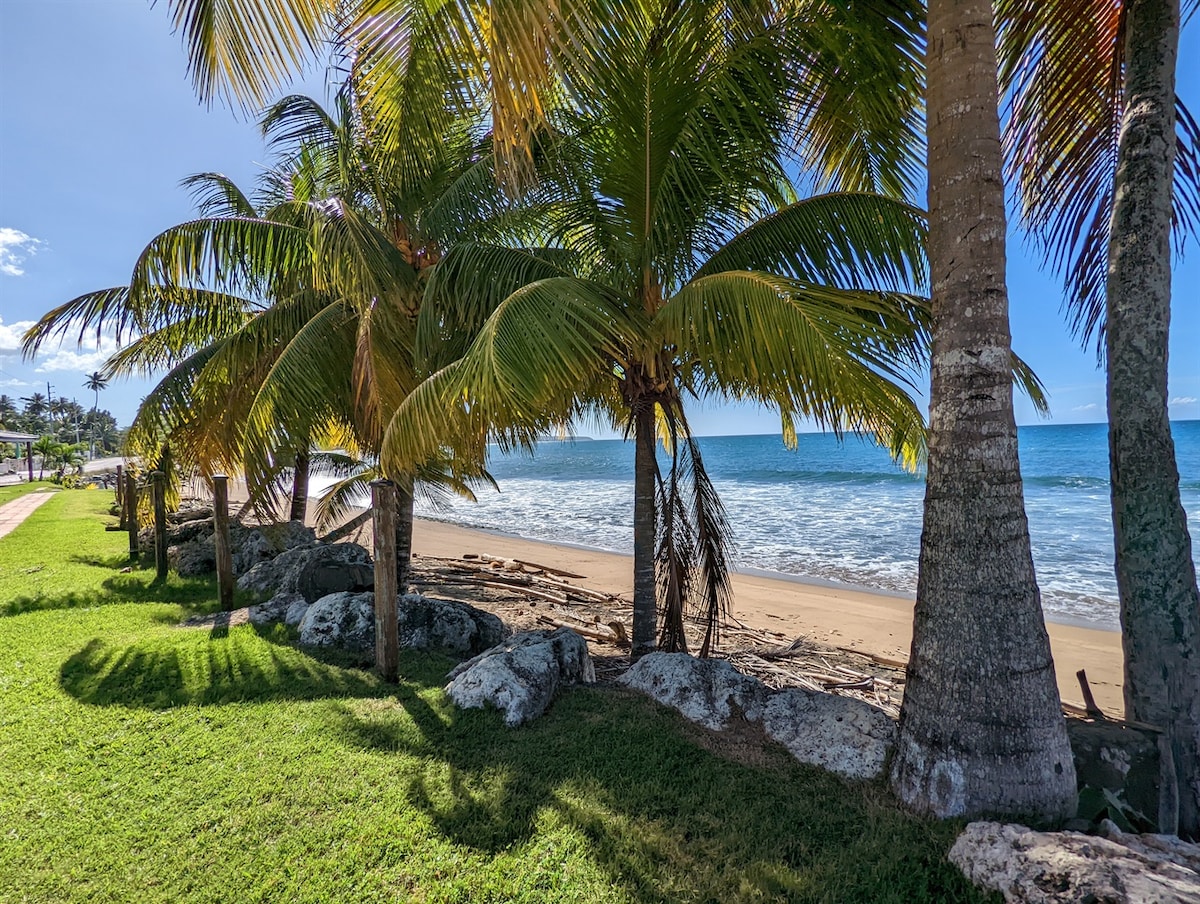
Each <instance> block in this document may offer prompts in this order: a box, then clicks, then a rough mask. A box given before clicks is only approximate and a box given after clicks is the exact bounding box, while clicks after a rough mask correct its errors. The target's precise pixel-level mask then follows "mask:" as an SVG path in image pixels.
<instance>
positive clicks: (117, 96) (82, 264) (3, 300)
mask: <svg viewBox="0 0 1200 904" xmlns="http://www.w3.org/2000/svg"><path fill="white" fill-rule="evenodd" d="M1198 36H1200V28H1197V27H1196V26H1195V25H1193V27H1192V29H1191V32H1190V33H1189V34H1188V35H1185V46H1184V48H1183V53H1182V54H1181V64H1180V71H1179V90H1180V93H1181V94H1182V95H1183V96H1184V98H1185V99H1187V100H1188V101H1189V102H1190V103H1191V106H1192V108H1193V110H1197V109H1200V91H1198V90H1197V89H1198V88H1200V60H1198V53H1197V52H1198V51H1200V37H1198ZM185 66H186V61H185V55H184V51H183V48H182V46H181V43H180V40H179V38H178V37H177V36H175V35H172V34H171V32H170V25H169V21H168V16H167V10H166V4H165V3H164V2H160V3H159V4H158V6H157V7H155V8H151V7H150V6H149V3H148V2H146V0H2V2H0V393H6V394H8V395H10V396H17V397H20V396H24V395H28V394H29V393H30V392H35V391H40V392H45V391H46V387H45V384H46V381H47V380H49V381H50V383H51V385H52V387H53V392H54V395H55V396H59V395H64V396H67V397H75V398H78V399H79V400H80V402H81V403H83V404H86V403H87V402H88V401H89V400H90V395H91V394H90V393H89V392H87V391H86V390H85V389H84V388H83V385H82V384H83V379H84V375H85V374H86V373H88V372H90V371H92V370H95V369H97V367H98V366H99V365H100V363H101V362H102V361H103V359H104V357H105V356H106V354H107V352H109V351H111V350H112V346H111V344H105V345H103V346H102V347H101V348H100V349H99V350H97V348H96V347H95V345H91V346H86V347H85V348H83V349H77V348H76V347H75V345H74V343H73V342H71V343H68V344H66V345H64V346H63V347H62V348H61V349H57V348H52V349H49V350H48V351H46V352H45V353H44V354H42V355H41V356H40V357H39V358H38V360H36V361H34V362H24V361H22V360H21V354H20V351H19V335H20V333H21V332H23V330H24V327H25V325H27V323H28V322H30V321H33V320H36V319H37V318H38V317H40V316H41V315H42V314H43V313H44V312H45V311H47V310H49V309H50V308H52V307H54V306H56V305H59V304H62V303H63V302H65V301H68V300H70V299H71V298H74V297H75V296H77V295H79V294H82V293H84V292H88V291H92V290H95V289H100V288H106V287H109V286H118V285H123V284H125V283H126V282H127V281H128V277H129V272H130V269H131V268H132V265H133V263H134V260H135V259H136V257H137V254H138V253H139V252H140V251H141V250H142V248H143V247H145V245H146V243H147V242H148V241H149V240H150V239H151V238H153V237H154V235H156V234H157V233H158V232H160V231H161V230H163V229H165V228H166V227H168V226H171V225H174V224H176V223H179V222H182V221H184V220H186V219H189V218H190V217H191V216H192V213H193V212H192V206H191V202H190V199H189V197H188V194H187V192H186V191H184V190H183V189H182V188H180V187H179V181H180V180H181V179H182V178H183V177H185V176H187V175H189V174H191V173H197V172H203V171H218V172H223V173H225V174H226V175H228V176H230V177H232V178H233V179H234V180H235V181H237V182H238V183H239V184H242V185H250V184H252V183H253V181H254V179H255V177H256V176H257V174H258V172H259V168H260V167H259V164H260V163H261V161H263V160H264V158H265V153H264V150H263V147H262V143H261V141H260V139H259V138H258V134H257V131H256V129H255V128H254V126H253V125H252V124H251V123H250V122H248V121H247V120H246V119H245V117H244V116H237V115H235V114H234V113H233V112H231V111H230V110H228V109H226V108H224V107H222V106H220V105H219V104H218V105H215V106H213V107H212V108H211V109H206V108H205V107H203V106H201V105H200V103H199V102H198V101H197V100H196V97H195V95H194V93H193V91H192V88H191V84H190V82H189V81H188V78H187V76H186V71H185ZM299 89H300V90H302V91H304V92H305V93H309V94H314V95H320V94H321V93H323V78H322V76H321V75H320V73H317V74H315V75H313V76H311V77H310V78H309V79H308V80H307V81H306V82H303V83H302V84H301V85H300V86H299ZM1008 277H1009V295H1010V299H1011V309H1012V326H1013V337H1014V346H1015V348H1016V349H1017V351H1018V353H1019V354H1021V355H1022V356H1023V357H1024V358H1025V359H1026V360H1027V361H1028V362H1029V363H1030V364H1032V365H1033V367H1034V369H1035V370H1036V371H1037V373H1038V374H1039V375H1040V376H1041V378H1042V379H1043V381H1044V382H1045V383H1046V385H1047V386H1048V387H1049V390H1050V398H1051V406H1052V419H1053V420H1054V421H1055V422H1057V423H1073V422H1095V421H1101V420H1103V418H1104V375H1103V373H1102V372H1101V371H1099V370H1097V368H1096V358H1095V355H1094V353H1093V352H1092V351H1090V350H1085V349H1082V348H1080V346H1079V344H1078V343H1077V342H1076V341H1075V340H1074V339H1073V338H1071V336H1070V335H1069V334H1068V332H1067V329H1066V327H1065V325H1064V321H1063V318H1062V315H1061V313H1060V299H1061V294H1060V291H1059V288H1058V284H1057V282H1056V281H1055V280H1054V279H1053V278H1052V277H1050V276H1048V275H1046V274H1043V273H1042V272H1040V270H1039V267H1038V264H1037V261H1036V259H1035V258H1034V257H1033V256H1032V255H1031V254H1029V253H1027V251H1026V249H1025V248H1024V247H1023V243H1022V242H1021V240H1020V238H1019V237H1014V239H1013V241H1012V242H1011V243H1010V246H1009V274H1008ZM1198 289H1200V247H1198V246H1197V244H1196V242H1194V241H1193V242H1192V243H1191V245H1190V246H1189V249H1188V255H1187V259H1186V260H1185V261H1184V262H1182V263H1180V264H1178V265H1177V266H1176V269H1175V277H1174V298H1175V303H1174V314H1173V321H1172V342H1171V370H1170V393H1171V398H1172V400H1173V404H1172V406H1171V414H1172V416H1173V417H1175V418H1196V417H1200V355H1198V354H1197V353H1196V347H1197V345H1198V344H1200V305H1197V304H1196V301H1197V295H1198V292H1197V290H1198ZM149 385H150V384H148V383H145V382H142V381H129V382H121V383H115V382H114V383H113V384H112V385H111V386H110V388H109V389H108V390H106V391H105V392H104V393H102V395H101V405H102V407H107V408H109V409H110V410H111V411H112V412H113V413H114V414H115V415H116V417H117V420H118V421H119V422H120V423H121V424H127V423H128V422H129V420H130V419H131V418H132V416H133V414H134V411H135V410H136V407H137V404H138V401H139V400H140V398H141V397H142V396H143V395H144V394H145V393H146V391H147V390H148V388H149ZM1017 419H1018V422H1019V423H1036V422H1038V417H1037V415H1036V414H1035V413H1034V412H1033V410H1032V408H1031V406H1030V405H1029V404H1028V402H1026V401H1025V400H1024V399H1020V400H1019V401H1018V409H1017ZM693 427H694V428H695V429H696V431H697V432H698V433H702V434H718V433H733V434H737V433H764V432H772V431H776V430H778V420H777V418H776V417H775V416H774V415H772V414H770V413H769V412H761V411H758V410H755V409H753V408H751V407H749V406H715V405H708V406H705V407H704V408H703V410H699V411H697V412H696V413H695V414H694V416H693Z"/></svg>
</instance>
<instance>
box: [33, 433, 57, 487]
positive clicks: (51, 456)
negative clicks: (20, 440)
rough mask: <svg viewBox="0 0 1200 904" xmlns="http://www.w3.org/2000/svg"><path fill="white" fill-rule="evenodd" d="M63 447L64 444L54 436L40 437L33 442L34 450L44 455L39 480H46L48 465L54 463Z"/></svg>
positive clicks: (39, 469)
mask: <svg viewBox="0 0 1200 904" xmlns="http://www.w3.org/2000/svg"><path fill="white" fill-rule="evenodd" d="M61 449H62V444H61V443H59V442H58V441H57V440H56V439H55V438H54V437H53V436H43V437H40V438H39V439H38V440H37V441H36V442H35V443H34V444H33V451H34V452H36V453H37V454H38V455H40V456H41V457H42V463H41V465H40V466H39V468H38V480H45V478H46V465H47V464H53V463H54V462H56V461H57V460H58V455H59V451H60V450H61Z"/></svg>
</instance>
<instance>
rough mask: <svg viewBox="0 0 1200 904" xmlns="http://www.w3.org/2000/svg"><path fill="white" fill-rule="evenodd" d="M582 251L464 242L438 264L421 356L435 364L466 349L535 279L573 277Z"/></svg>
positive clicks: (425, 311)
mask: <svg viewBox="0 0 1200 904" xmlns="http://www.w3.org/2000/svg"><path fill="white" fill-rule="evenodd" d="M577 258H578V255H577V254H575V253H573V252H571V251H566V250H561V249H554V248H504V247H499V246H495V245H483V244H477V243H474V242H463V243H460V244H458V245H455V246H454V247H453V248H451V249H450V251H449V252H448V253H447V254H446V256H445V257H444V258H443V259H442V260H441V261H440V262H439V263H438V265H437V267H436V268H434V272H433V275H432V276H431V277H430V279H429V282H428V284H427V286H426V290H425V298H424V301H423V304H422V306H421V313H420V315H419V318H418V323H417V340H416V341H417V360H418V362H419V363H420V364H421V366H423V367H427V368H430V369H433V368H435V367H437V366H438V365H439V364H444V363H446V362H448V361H451V360H454V359H455V358H458V357H459V356H460V355H462V354H463V352H465V351H466V347H467V345H468V344H469V343H470V342H471V340H472V339H473V337H474V336H475V335H476V333H477V332H478V331H479V330H480V329H481V328H482V327H483V324H484V323H486V322H487V319H488V318H489V317H490V316H491V315H492V313H493V312H494V311H495V310H496V308H498V307H499V306H500V304H501V303H502V302H503V301H504V300H505V299H506V298H508V297H509V296H510V295H512V293H513V292H515V291H517V290H518V289H520V288H522V287H523V286H526V285H529V284H530V283H532V282H536V281H538V280H543V279H554V278H556V277H569V276H572V275H574V274H573V265H574V263H575V261H576V259H577Z"/></svg>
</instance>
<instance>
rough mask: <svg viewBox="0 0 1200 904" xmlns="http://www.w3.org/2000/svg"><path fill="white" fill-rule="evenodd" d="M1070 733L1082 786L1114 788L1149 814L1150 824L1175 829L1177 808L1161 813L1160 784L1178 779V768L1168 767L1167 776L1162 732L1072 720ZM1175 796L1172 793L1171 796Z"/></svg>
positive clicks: (1115, 724) (1113, 723) (1069, 728)
mask: <svg viewBox="0 0 1200 904" xmlns="http://www.w3.org/2000/svg"><path fill="white" fill-rule="evenodd" d="M1067 737H1068V738H1069V739H1070V741H1071V753H1072V754H1073V756H1074V760H1075V774H1076V775H1077V776H1078V779H1079V786H1080V788H1083V787H1084V786H1085V785H1090V786H1091V787H1093V788H1105V789H1107V790H1109V791H1112V792H1113V793H1114V794H1116V795H1117V796H1118V797H1120V798H1121V799H1123V800H1124V801H1125V802H1126V803H1128V804H1129V806H1130V807H1132V808H1133V809H1134V810H1136V811H1137V812H1138V813H1140V814H1141V815H1143V816H1145V817H1146V819H1147V820H1148V821H1149V825H1147V826H1145V828H1153V827H1154V826H1155V825H1158V827H1159V829H1160V830H1165V831H1172V832H1173V831H1174V830H1175V828H1176V827H1175V825H1174V819H1173V817H1174V815H1175V813H1174V811H1173V809H1172V808H1170V807H1167V808H1166V810H1165V812H1163V813H1162V814H1160V813H1159V806H1160V799H1159V788H1160V787H1161V785H1162V782H1163V779H1164V778H1165V779H1167V780H1168V781H1171V782H1173V781H1174V771H1173V770H1172V769H1171V768H1170V767H1168V769H1167V774H1166V775H1165V776H1164V775H1163V774H1162V761H1161V757H1160V756H1159V749H1158V744H1159V741H1158V738H1159V735H1158V733H1157V732H1153V731H1150V730H1142V729H1138V728H1134V727H1132V726H1130V725H1124V724H1121V723H1117V722H1083V721H1081V720H1079V719H1067ZM1173 798H1174V795H1173V794H1168V795H1166V799H1167V800H1170V799H1173ZM1080 815H1083V814H1080ZM1164 822H1165V823H1169V824H1167V825H1164V824H1163V823H1164Z"/></svg>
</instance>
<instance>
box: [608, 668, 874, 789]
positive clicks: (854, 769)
mask: <svg viewBox="0 0 1200 904" xmlns="http://www.w3.org/2000/svg"><path fill="white" fill-rule="evenodd" d="M618 682H619V683H620V684H623V685H625V686H626V687H629V688H632V689H634V690H638V691H641V692H642V693H644V694H648V695H649V696H650V697H653V698H654V699H655V700H657V701H658V702H659V703H662V704H664V705H666V706H670V707H671V708H672V709H675V710H678V711H679V712H680V713H681V714H682V715H683V716H684V718H686V719H688V720H689V721H692V722H695V723H697V724H698V725H703V726H704V727H705V728H709V729H712V730H714V731H720V730H722V729H725V728H728V727H729V726H730V724H731V723H732V722H733V721H734V720H735V719H738V718H741V719H745V720H746V721H748V722H757V723H760V724H761V725H762V727H763V730H764V731H765V732H766V733H767V734H768V735H769V736H770V737H771V738H773V739H775V740H776V741H778V742H779V743H781V744H782V745H783V746H784V747H786V748H787V749H788V751H789V752H790V753H791V754H792V756H794V757H795V758H796V759H798V760H799V761H800V762H802V763H810V764H812V765H814V766H820V767H822V768H824V769H828V770H830V771H831V772H836V773H837V774H838V775H842V776H845V777H846V778H852V779H871V778H876V777H878V776H879V775H881V774H882V772H883V766H884V762H885V761H886V760H887V757H888V753H889V752H890V750H891V748H892V745H893V744H894V743H895V735H896V726H895V723H894V722H892V720H891V718H890V717H889V716H888V715H887V714H886V713H885V712H883V711H882V710H880V709H877V708H876V707H874V706H871V705H869V704H867V703H863V702H861V701H859V700H854V699H851V698H849V697H838V696H835V695H833V694H822V693H816V692H812V691H806V690H802V689H800V688H789V689H786V690H782V691H771V690H770V689H768V688H767V687H766V686H765V685H764V684H763V683H762V682H761V681H759V680H758V679H757V678H753V677H751V676H749V675H743V674H742V673H741V672H739V671H738V670H737V669H735V668H734V667H733V666H732V665H731V664H730V663H728V662H725V661H724V660H720V659H697V658H695V657H693V656H689V655H687V654H686V653H651V654H649V655H648V656H643V657H642V658H641V659H639V660H638V661H637V662H636V663H634V664H633V666H632V667H631V668H630V669H629V671H627V672H626V673H625V674H624V675H622V676H621V677H620V678H619V679H618Z"/></svg>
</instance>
